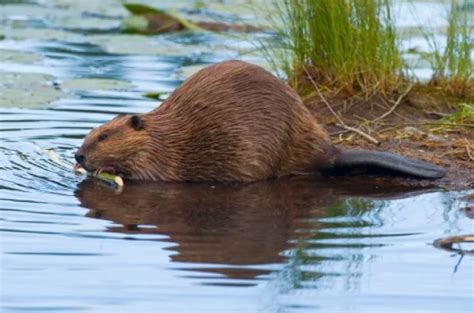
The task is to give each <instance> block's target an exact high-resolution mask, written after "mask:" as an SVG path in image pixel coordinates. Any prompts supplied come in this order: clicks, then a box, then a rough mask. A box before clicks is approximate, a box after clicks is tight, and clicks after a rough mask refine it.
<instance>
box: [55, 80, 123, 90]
mask: <svg viewBox="0 0 474 313" xmlns="http://www.w3.org/2000/svg"><path fill="white" fill-rule="evenodd" d="M62 87H63V88H66V89H75V90H127V89H131V88H132V85H131V84H129V83H128V82H125V81H122V80H113V79H100V78H70V79H66V80H64V81H63V83H62Z"/></svg>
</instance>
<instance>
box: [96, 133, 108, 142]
mask: <svg viewBox="0 0 474 313" xmlns="http://www.w3.org/2000/svg"><path fill="white" fill-rule="evenodd" d="M107 137H108V136H107V134H100V136H99V138H98V139H97V140H98V141H104V140H105V139H107Z"/></svg>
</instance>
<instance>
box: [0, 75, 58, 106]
mask: <svg viewBox="0 0 474 313" xmlns="http://www.w3.org/2000/svg"><path fill="white" fill-rule="evenodd" d="M0 75H1V77H2V80H1V81H0V106H1V107H22V108H31V107H42V106H47V105H48V104H50V103H52V102H53V101H55V100H57V99H59V98H62V97H64V96H65V93H64V92H63V91H61V90H59V89H57V88H55V87H54V85H53V84H52V81H53V78H52V77H51V76H48V75H43V74H32V73H5V72H0Z"/></svg>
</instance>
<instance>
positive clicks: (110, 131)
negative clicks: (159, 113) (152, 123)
mask: <svg viewBox="0 0 474 313" xmlns="http://www.w3.org/2000/svg"><path fill="white" fill-rule="evenodd" d="M148 138H149V135H148V132H147V130H146V125H145V122H144V120H143V118H142V117H140V116H138V115H132V116H126V115H119V116H117V117H116V118H114V119H113V120H111V121H110V122H107V123H106V124H104V125H101V126H99V127H97V128H94V129H93V130H92V131H91V132H90V133H89V134H88V135H87V137H86V138H85V139H84V143H83V144H82V146H81V148H80V149H79V150H78V151H77V152H76V155H75V158H76V161H77V163H79V164H80V165H81V166H82V167H83V168H84V169H86V170H87V171H89V172H94V171H106V172H109V173H113V174H117V175H123V176H124V177H129V176H131V174H132V173H131V171H132V170H133V169H132V167H133V164H134V163H136V160H137V158H138V159H139V158H140V157H139V155H140V152H142V150H143V149H144V147H146V143H147V142H148Z"/></svg>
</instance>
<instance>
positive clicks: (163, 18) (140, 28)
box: [123, 3, 200, 34]
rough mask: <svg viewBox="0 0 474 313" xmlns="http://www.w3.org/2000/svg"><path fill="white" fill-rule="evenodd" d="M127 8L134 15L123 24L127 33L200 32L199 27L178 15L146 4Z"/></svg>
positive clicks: (135, 4) (133, 4)
mask: <svg viewBox="0 0 474 313" xmlns="http://www.w3.org/2000/svg"><path fill="white" fill-rule="evenodd" d="M124 6H125V8H126V9H127V10H128V11H129V12H130V13H132V15H131V16H129V17H128V18H126V19H125V20H124V22H123V26H124V30H125V32H129V33H140V34H161V33H168V32H176V31H182V30H198V29H200V27H199V26H197V25H196V24H194V23H192V22H190V21H186V20H184V19H182V18H180V17H178V16H177V15H174V14H171V13H168V12H165V11H163V10H159V9H155V8H152V7H149V6H147V5H144V4H138V3H127V4H124Z"/></svg>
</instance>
